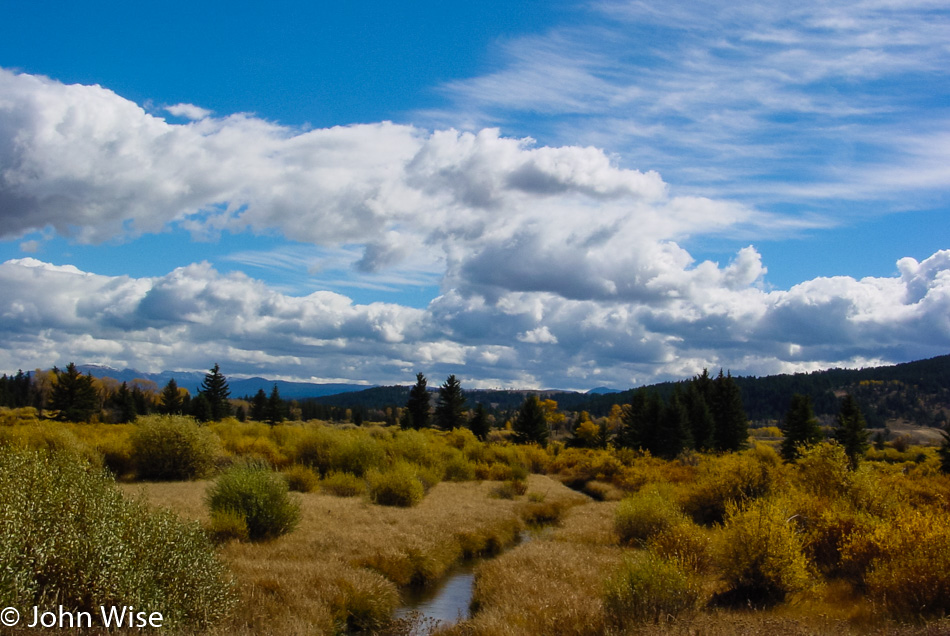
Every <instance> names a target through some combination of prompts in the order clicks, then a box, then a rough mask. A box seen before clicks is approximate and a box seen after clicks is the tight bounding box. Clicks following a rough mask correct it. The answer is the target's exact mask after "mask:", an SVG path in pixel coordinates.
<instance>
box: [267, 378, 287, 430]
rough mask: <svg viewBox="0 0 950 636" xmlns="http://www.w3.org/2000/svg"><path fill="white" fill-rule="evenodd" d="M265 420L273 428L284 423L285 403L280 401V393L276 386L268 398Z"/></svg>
mask: <svg viewBox="0 0 950 636" xmlns="http://www.w3.org/2000/svg"><path fill="white" fill-rule="evenodd" d="M264 420H265V421H266V422H267V423H268V424H270V425H271V426H273V425H274V424H277V423H279V422H283V421H284V401H283V400H281V399H280V391H278V390H277V385H276V384H275V385H274V388H273V389H271V392H270V397H269V398H267V410H266V412H265V415H264Z"/></svg>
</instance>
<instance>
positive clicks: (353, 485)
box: [320, 471, 366, 497]
mask: <svg viewBox="0 0 950 636" xmlns="http://www.w3.org/2000/svg"><path fill="white" fill-rule="evenodd" d="M320 490H321V491H322V492H325V493H327V494H328V495H334V496H336V497H358V496H360V495H362V494H363V493H364V492H366V480H365V479H362V478H361V477H357V476H356V475H354V474H352V473H341V472H339V471H333V472H331V473H329V474H328V475H326V476H325V477H323V479H321V480H320Z"/></svg>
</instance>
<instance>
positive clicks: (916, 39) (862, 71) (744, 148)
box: [428, 0, 950, 214]
mask: <svg viewBox="0 0 950 636" xmlns="http://www.w3.org/2000/svg"><path fill="white" fill-rule="evenodd" d="M947 41H950V10H948V8H947V6H946V4H945V3H939V2H908V3H903V2H902V3H888V2H873V1H854V0H844V1H841V0H838V1H835V2H831V3H827V2H817V1H809V2H805V3H798V4H796V5H795V6H794V7H793V6H789V5H774V4H773V5H769V4H767V3H759V2H752V1H748V2H740V3H738V4H736V3H731V4H723V3H715V2H685V1H674V2H667V3H662V4H655V3H652V4H651V3H646V2H640V1H626V0H617V1H605V2H597V3H594V4H592V5H591V10H590V12H589V13H588V14H587V16H586V19H581V20H579V21H578V22H577V23H575V24H573V25H571V26H565V27H560V28H556V29H553V30H551V31H550V32H548V33H547V34H544V35H534V36H530V37H524V38H519V39H513V40H509V41H507V42H504V43H503V44H502V45H501V51H500V57H501V62H500V63H499V64H498V65H497V66H496V67H495V68H493V69H491V70H489V71H487V72H486V73H484V74H482V75H480V76H475V77H471V78H468V79H462V80H455V81H452V82H449V83H446V84H445V85H443V86H442V91H443V93H444V94H445V95H446V96H447V97H448V98H449V99H450V100H451V101H452V102H453V107H452V108H449V109H446V110H445V111H443V112H440V113H435V112H430V113H428V114H429V115H430V116H431V117H433V121H440V119H446V118H451V117H452V116H453V113H454V116H456V117H461V118H462V119H464V120H465V121H469V122H473V125H496V124H498V123H502V124H504V125H506V126H507V127H509V128H512V129H516V130H518V129H520V127H522V126H523V127H525V128H527V127H530V128H531V129H533V130H535V131H537V132H535V133H534V134H540V135H543V136H544V138H545V140H546V141H549V142H560V141H561V140H565V139H572V140H577V139H581V140H584V141H587V142H589V143H592V144H594V145H597V146H598V147H603V148H606V149H609V150H613V151H616V152H621V153H622V155H623V160H624V162H625V163H626V164H627V165H633V166H638V167H640V168H642V169H647V168H652V169H657V170H660V171H661V172H662V174H663V175H664V177H665V178H666V179H667V180H669V181H670V182H672V183H675V184H677V187H678V188H679V189H680V191H686V192H689V191H701V192H703V193H704V194H706V195H707V196H709V195H712V196H720V197H723V196H725V197H734V198H739V199H741V200H744V201H746V202H749V203H754V204H756V205H759V206H760V207H767V206H769V205H773V204H777V203H797V204H800V205H803V206H815V205H819V206H824V207H825V208H826V209H827V211H828V213H830V214H835V213H844V212H845V210H844V207H845V206H842V205H840V204H841V202H842V201H843V200H852V201H854V200H868V199H876V200H880V201H894V200H895V199H899V200H900V201H901V204H902V205H904V206H907V205H911V206H912V205H914V202H913V199H914V198H918V200H920V201H930V200H932V196H933V194H934V192H935V191H938V190H939V191H945V190H946V188H947V186H948V185H950V177H948V175H947V174H946V173H945V171H942V170H940V169H939V167H938V166H939V164H940V162H941V161H942V160H943V158H944V156H943V155H944V152H943V150H942V147H943V146H941V144H940V143H938V142H937V140H931V141H929V142H926V141H925V143H923V144H917V143H916V142H915V139H917V138H922V139H925V140H926V139H928V137H929V136H930V135H931V133H932V132H933V131H938V133H939V131H945V130H947V128H948V126H950V109H948V108H947V104H948V103H950V88H948V87H950V81H948V80H950V71H948V69H950V49H948V47H947V46H946V42H947ZM755 184H760V186H761V187H758V188H756V187H755ZM921 189H924V190H926V192H920V190H921Z"/></svg>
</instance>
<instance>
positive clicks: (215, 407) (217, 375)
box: [198, 363, 231, 422]
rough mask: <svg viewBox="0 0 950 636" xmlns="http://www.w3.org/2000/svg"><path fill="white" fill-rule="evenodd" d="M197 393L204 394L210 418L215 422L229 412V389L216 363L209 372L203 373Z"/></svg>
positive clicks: (226, 380)
mask: <svg viewBox="0 0 950 636" xmlns="http://www.w3.org/2000/svg"><path fill="white" fill-rule="evenodd" d="M198 394H199V395H203V396H205V399H206V400H208V406H209V407H210V412H211V420H213V421H215V422H217V421H219V420H223V419H224V418H225V417H227V416H228V415H230V414H231V403H230V402H228V397H230V395H231V390H230V389H229V388H228V379H227V378H226V377H224V374H222V373H221V369H220V368H219V367H218V363H215V365H214V366H213V367H211V371H210V373H206V374H205V379H204V380H203V381H202V382H201V389H200V390H199V391H198Z"/></svg>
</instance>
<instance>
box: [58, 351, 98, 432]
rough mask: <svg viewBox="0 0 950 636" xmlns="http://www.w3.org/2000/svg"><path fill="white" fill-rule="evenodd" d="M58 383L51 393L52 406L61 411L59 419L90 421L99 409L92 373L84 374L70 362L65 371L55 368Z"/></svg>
mask: <svg viewBox="0 0 950 636" xmlns="http://www.w3.org/2000/svg"><path fill="white" fill-rule="evenodd" d="M53 374H54V375H55V376H56V383H55V384H54V385H53V388H52V392H51V393H50V408H51V409H53V410H56V411H59V415H58V416H57V418H58V419H60V420H63V421H67V422H88V421H89V420H90V419H92V416H93V415H95V414H96V413H97V412H98V411H99V393H98V392H97V391H96V388H95V386H94V384H93V381H92V376H91V375H82V374H81V373H80V372H79V369H77V368H76V365H75V364H74V363H72V362H70V363H69V364H68V365H66V370H65V371H60V370H59V369H57V368H55V367H54V368H53Z"/></svg>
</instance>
